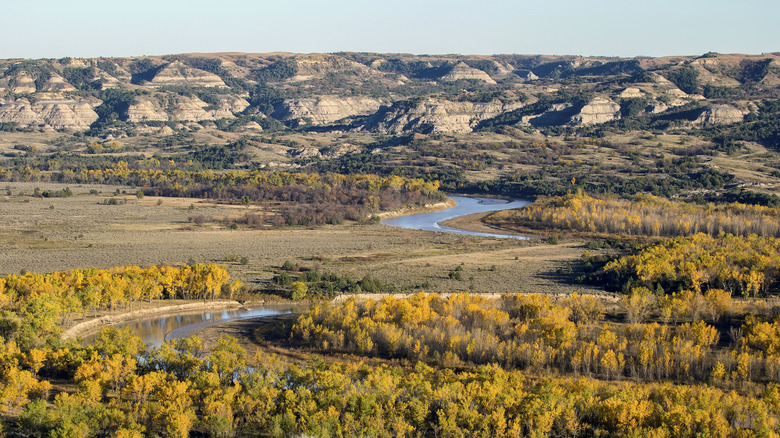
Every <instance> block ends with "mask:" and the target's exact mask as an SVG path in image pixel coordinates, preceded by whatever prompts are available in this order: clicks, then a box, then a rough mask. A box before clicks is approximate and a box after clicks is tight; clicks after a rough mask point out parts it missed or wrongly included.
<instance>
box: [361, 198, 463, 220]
mask: <svg viewBox="0 0 780 438" xmlns="http://www.w3.org/2000/svg"><path fill="white" fill-rule="evenodd" d="M455 205H457V202H455V200H454V199H452V198H447V200H446V201H444V202H437V203H435V204H426V205H424V206H422V207H416V208H402V209H400V210H393V211H384V212H382V213H375V214H373V215H371V216H372V217H378V218H379V220H386V219H392V218H395V217H401V216H407V215H410V214H417V213H428V212H432V211H439V210H446V209H448V208H452V207H454V206H455Z"/></svg>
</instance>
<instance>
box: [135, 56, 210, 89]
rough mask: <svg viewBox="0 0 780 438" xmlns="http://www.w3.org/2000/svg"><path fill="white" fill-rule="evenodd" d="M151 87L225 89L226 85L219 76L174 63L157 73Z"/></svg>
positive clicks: (177, 62) (180, 63)
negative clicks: (180, 86) (170, 86)
mask: <svg viewBox="0 0 780 438" xmlns="http://www.w3.org/2000/svg"><path fill="white" fill-rule="evenodd" d="M149 85H151V86H154V87H160V86H163V85H184V86H190V87H224V86H225V83H224V82H223V81H222V79H220V77H219V76H217V75H215V74H214V73H209V72H207V71H203V70H198V69H197V68H192V67H190V66H187V65H185V64H184V63H182V62H179V61H174V62H172V63H170V64H168V65H166V66H165V67H163V68H162V69H160V71H158V72H157V74H155V75H154V77H153V78H152V80H151V81H149Z"/></svg>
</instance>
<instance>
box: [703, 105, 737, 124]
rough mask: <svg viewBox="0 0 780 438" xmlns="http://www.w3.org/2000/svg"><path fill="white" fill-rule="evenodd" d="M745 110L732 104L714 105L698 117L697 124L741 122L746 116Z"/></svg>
mask: <svg viewBox="0 0 780 438" xmlns="http://www.w3.org/2000/svg"><path fill="white" fill-rule="evenodd" d="M745 114H746V112H745V111H742V110H740V109H738V108H735V107H733V106H731V105H712V106H709V107H707V108H706V109H705V110H704V112H702V113H701V115H700V116H699V117H698V118H697V119H696V121H695V122H694V123H695V124H700V125H728V124H731V123H737V122H741V121H742V120H743V119H744V118H745Z"/></svg>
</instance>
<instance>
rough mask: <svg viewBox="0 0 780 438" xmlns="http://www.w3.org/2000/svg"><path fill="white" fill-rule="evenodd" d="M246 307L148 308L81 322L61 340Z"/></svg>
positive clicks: (222, 303) (214, 304) (192, 305)
mask: <svg viewBox="0 0 780 438" xmlns="http://www.w3.org/2000/svg"><path fill="white" fill-rule="evenodd" d="M240 307H244V305H243V304H241V303H239V302H238V301H234V300H218V301H207V302H204V301H193V302H189V303H186V304H176V305H167V306H166V305H163V306H160V307H154V308H146V309H140V310H133V311H130V312H126V313H120V314H116V315H103V316H99V317H97V318H92V319H89V320H87V321H84V322H80V323H78V324H76V325H74V326H72V327H70V328H68V329H67V330H65V332H63V333H62V335H61V336H60V338H61V339H62V340H67V339H74V338H78V337H82V338H83V337H85V336H89V335H93V334H95V333H97V332H98V331H100V329H101V328H102V327H104V326H107V325H108V326H112V325H117V324H124V323H128V322H132V321H137V320H143V319H147V318H150V317H153V316H160V315H166V314H175V313H184V312H202V311H204V310H223V309H235V308H240Z"/></svg>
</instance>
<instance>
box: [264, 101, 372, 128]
mask: <svg viewBox="0 0 780 438" xmlns="http://www.w3.org/2000/svg"><path fill="white" fill-rule="evenodd" d="M385 103H386V102H385V101H382V100H379V99H372V98H369V97H337V96H321V97H316V98H311V99H287V100H285V101H284V102H282V103H281V104H280V105H279V106H278V107H277V108H276V109H275V111H274V116H275V117H276V118H278V119H280V120H284V121H290V120H298V121H299V123H302V124H304V123H311V124H313V125H323V124H328V123H333V122H336V121H338V120H341V119H345V118H347V117H354V116H362V115H368V114H373V113H375V112H376V111H377V110H379V108H380V107H381V106H382V105H383V104H385Z"/></svg>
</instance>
